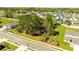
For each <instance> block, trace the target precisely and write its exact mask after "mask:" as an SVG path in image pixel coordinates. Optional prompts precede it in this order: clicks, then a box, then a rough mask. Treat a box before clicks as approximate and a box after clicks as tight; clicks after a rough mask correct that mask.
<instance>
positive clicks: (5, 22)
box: [0, 17, 14, 25]
mask: <svg viewBox="0 0 79 59" xmlns="http://www.w3.org/2000/svg"><path fill="white" fill-rule="evenodd" d="M0 21H1V22H2V23H1V24H2V25H6V24H8V23H11V22H14V20H10V19H8V18H3V17H0Z"/></svg>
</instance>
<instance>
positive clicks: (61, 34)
mask: <svg viewBox="0 0 79 59" xmlns="http://www.w3.org/2000/svg"><path fill="white" fill-rule="evenodd" d="M66 29H67V28H66V27H64V26H59V27H58V28H57V29H56V31H58V32H59V35H57V36H50V38H51V39H53V40H55V41H57V42H59V43H60V46H58V47H60V48H63V49H66V50H70V51H71V50H73V48H72V47H70V44H69V43H67V42H64V36H65V31H66ZM10 32H12V33H15V34H17V35H20V36H23V37H28V38H30V39H33V40H37V41H41V40H42V38H43V36H32V35H29V34H25V33H19V32H18V31H17V30H16V29H11V30H10ZM48 44H51V43H50V42H48ZM51 45H53V44H51Z"/></svg>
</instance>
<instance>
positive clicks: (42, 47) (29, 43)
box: [0, 31, 59, 51]
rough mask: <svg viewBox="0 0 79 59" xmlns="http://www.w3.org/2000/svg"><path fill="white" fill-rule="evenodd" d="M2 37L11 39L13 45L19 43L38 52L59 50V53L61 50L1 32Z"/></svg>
mask: <svg viewBox="0 0 79 59" xmlns="http://www.w3.org/2000/svg"><path fill="white" fill-rule="evenodd" d="M0 36H3V37H5V38H7V39H9V41H11V42H13V43H17V44H19V45H23V46H26V47H29V48H31V49H34V50H37V51H57V50H58V51H59V49H57V48H54V47H52V48H51V47H48V46H45V45H42V44H39V43H37V42H34V41H30V40H25V39H22V38H20V37H17V36H13V35H10V34H8V33H5V32H2V31H1V32H0Z"/></svg>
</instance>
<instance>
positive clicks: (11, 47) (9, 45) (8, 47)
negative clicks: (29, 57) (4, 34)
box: [0, 41, 18, 51]
mask: <svg viewBox="0 0 79 59" xmlns="http://www.w3.org/2000/svg"><path fill="white" fill-rule="evenodd" d="M0 45H4V46H5V48H3V49H2V50H1V51H7V50H12V51H13V50H16V49H17V48H18V47H17V46H15V45H13V44H11V43H8V42H6V41H4V42H1V43H0Z"/></svg>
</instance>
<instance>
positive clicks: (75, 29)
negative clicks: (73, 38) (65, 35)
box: [66, 27, 79, 32]
mask: <svg viewBox="0 0 79 59" xmlns="http://www.w3.org/2000/svg"><path fill="white" fill-rule="evenodd" d="M66 30H70V31H74V32H79V29H77V28H68V27H66Z"/></svg>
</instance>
